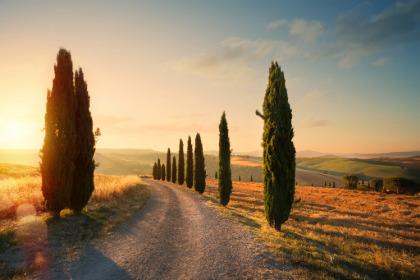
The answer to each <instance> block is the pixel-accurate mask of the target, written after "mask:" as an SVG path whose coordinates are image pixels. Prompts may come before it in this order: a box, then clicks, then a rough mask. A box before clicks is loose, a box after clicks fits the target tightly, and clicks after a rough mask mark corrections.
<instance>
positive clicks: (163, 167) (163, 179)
mask: <svg viewBox="0 0 420 280" xmlns="http://www.w3.org/2000/svg"><path fill="white" fill-rule="evenodd" d="M161 176H162V178H161V179H162V181H165V179H166V177H165V165H164V164H162V173H161Z"/></svg>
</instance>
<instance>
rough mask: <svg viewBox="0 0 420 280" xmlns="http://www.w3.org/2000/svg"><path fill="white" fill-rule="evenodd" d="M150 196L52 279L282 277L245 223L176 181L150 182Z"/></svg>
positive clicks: (54, 271)
mask: <svg viewBox="0 0 420 280" xmlns="http://www.w3.org/2000/svg"><path fill="white" fill-rule="evenodd" d="M147 182H148V183H150V188H151V189H152V195H151V197H150V199H149V201H148V202H147V204H146V206H145V207H144V208H143V210H142V211H141V213H139V214H137V215H136V216H135V217H134V218H133V219H132V220H131V221H130V222H129V223H127V224H125V225H123V226H122V227H121V228H120V229H118V230H117V231H116V232H115V233H114V234H112V235H111V236H109V237H107V238H105V239H102V240H97V241H95V242H93V243H92V244H91V245H89V246H88V248H87V249H86V250H85V251H84V252H83V255H82V257H81V259H80V260H78V261H77V262H75V263H74V264H71V265H70V269H69V270H68V271H66V272H63V271H62V270H61V269H58V268H51V269H49V271H48V273H47V274H44V275H42V278H44V279H45V278H50V279H101V280H103V279H282V278H284V276H283V275H284V274H283V273H282V272H283V270H284V267H283V266H282V265H280V264H278V263H276V262H275V261H274V260H273V259H272V257H270V255H269V254H267V253H265V248H264V247H263V246H262V245H261V244H259V242H257V241H256V240H255V238H254V237H253V234H252V233H251V232H250V231H249V230H248V228H246V227H245V226H244V225H241V224H239V223H237V222H235V221H232V220H231V219H228V218H226V217H224V216H222V215H220V214H219V213H217V210H216V209H213V208H211V207H209V206H207V205H206V204H205V200H204V199H203V198H202V197H200V196H199V195H197V194H194V193H192V192H189V191H187V190H186V189H183V188H185V187H181V186H177V185H174V184H169V183H164V182H158V181H153V180H150V181H147Z"/></svg>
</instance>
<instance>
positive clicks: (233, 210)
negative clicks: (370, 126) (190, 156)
mask: <svg viewBox="0 0 420 280" xmlns="http://www.w3.org/2000/svg"><path fill="white" fill-rule="evenodd" d="M208 184H209V186H207V188H206V193H205V195H206V196H207V197H208V198H209V199H211V200H213V201H217V200H216V198H217V188H216V187H215V186H216V185H217V182H216V181H214V180H209V181H208ZM296 198H297V199H298V201H299V199H300V201H299V202H297V203H295V205H294V208H293V211H292V213H291V216H290V218H289V220H288V221H287V222H286V223H285V224H284V225H283V227H282V231H281V232H276V231H274V230H273V229H271V228H270V227H269V226H268V225H267V223H266V221H265V216H264V205H263V196H262V185H261V184H260V183H241V182H235V183H234V191H233V194H232V197H231V202H230V204H229V206H228V207H227V208H223V207H219V209H222V211H223V212H224V213H225V214H228V215H230V216H232V217H234V218H236V219H238V220H239V221H240V222H242V223H244V224H246V225H248V226H250V227H252V228H253V229H254V230H255V231H256V233H257V235H258V236H259V237H260V238H261V239H263V240H264V241H265V243H266V244H267V245H268V247H269V248H271V249H272V251H273V254H274V255H275V256H276V257H277V258H279V259H280V260H281V261H284V262H292V263H293V264H294V267H295V268H296V269H295V271H293V274H297V275H299V278H306V279H337V278H339V279H366V278H374V279H401V278H402V279H419V273H420V271H419V267H420V257H419V253H420V238H419V236H420V198H419V197H418V196H408V195H383V194H380V193H371V192H362V191H352V190H345V189H330V188H320V187H303V186H302V187H297V190H296Z"/></svg>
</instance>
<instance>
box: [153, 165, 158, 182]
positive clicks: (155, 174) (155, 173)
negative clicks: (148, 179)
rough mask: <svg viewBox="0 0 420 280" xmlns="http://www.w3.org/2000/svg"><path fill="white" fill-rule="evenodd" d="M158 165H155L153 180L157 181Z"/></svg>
mask: <svg viewBox="0 0 420 280" xmlns="http://www.w3.org/2000/svg"><path fill="white" fill-rule="evenodd" d="M156 169H157V164H156V162H155V163H154V164H153V179H154V180H156V178H157V170H156Z"/></svg>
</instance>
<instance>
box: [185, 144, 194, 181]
mask: <svg viewBox="0 0 420 280" xmlns="http://www.w3.org/2000/svg"><path fill="white" fill-rule="evenodd" d="M193 166H194V162H193V151H192V144H191V137H190V136H188V142H187V174H186V176H185V181H186V182H187V187H189V188H191V187H192V185H193V179H194V178H193V169H194V167H193Z"/></svg>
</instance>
